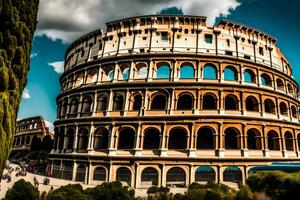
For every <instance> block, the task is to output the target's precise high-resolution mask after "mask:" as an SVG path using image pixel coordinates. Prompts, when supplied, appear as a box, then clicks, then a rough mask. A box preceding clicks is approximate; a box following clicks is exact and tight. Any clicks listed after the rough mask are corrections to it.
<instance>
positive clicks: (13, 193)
mask: <svg viewBox="0 0 300 200" xmlns="http://www.w3.org/2000/svg"><path fill="white" fill-rule="evenodd" d="M39 195H40V192H39V190H38V189H37V188H36V187H34V186H33V185H32V184H31V183H30V182H26V181H25V180H24V179H21V180H19V181H17V182H15V184H14V185H13V187H12V188H11V189H9V190H8V191H7V192H6V194H5V198H4V199H5V200H39Z"/></svg>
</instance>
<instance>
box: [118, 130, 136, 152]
mask: <svg viewBox="0 0 300 200" xmlns="http://www.w3.org/2000/svg"><path fill="white" fill-rule="evenodd" d="M118 139H119V141H118V149H133V148H134V142H135V130H133V129H132V128H129V127H124V128H120V130H119V135H118Z"/></svg>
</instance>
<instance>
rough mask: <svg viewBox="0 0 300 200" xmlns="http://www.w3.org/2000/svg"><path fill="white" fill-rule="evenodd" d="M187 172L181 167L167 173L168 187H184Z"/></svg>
mask: <svg viewBox="0 0 300 200" xmlns="http://www.w3.org/2000/svg"><path fill="white" fill-rule="evenodd" d="M185 177H186V175H185V171H184V170H183V169H181V168H180V167H173V168H171V169H169V170H168V172H167V186H176V187H184V186H185Z"/></svg>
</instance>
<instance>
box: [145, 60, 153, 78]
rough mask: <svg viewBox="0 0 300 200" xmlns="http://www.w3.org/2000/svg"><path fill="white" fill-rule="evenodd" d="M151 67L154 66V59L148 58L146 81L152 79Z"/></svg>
mask: <svg viewBox="0 0 300 200" xmlns="http://www.w3.org/2000/svg"><path fill="white" fill-rule="evenodd" d="M153 67H154V61H152V60H150V62H149V67H148V74H147V82H152V79H153Z"/></svg>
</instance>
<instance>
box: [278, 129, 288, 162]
mask: <svg viewBox="0 0 300 200" xmlns="http://www.w3.org/2000/svg"><path fill="white" fill-rule="evenodd" d="M279 135H280V136H279V138H280V145H281V148H280V149H281V151H282V155H283V157H285V158H287V157H288V152H287V150H286V146H285V137H284V135H283V132H282V127H280V128H279Z"/></svg>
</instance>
